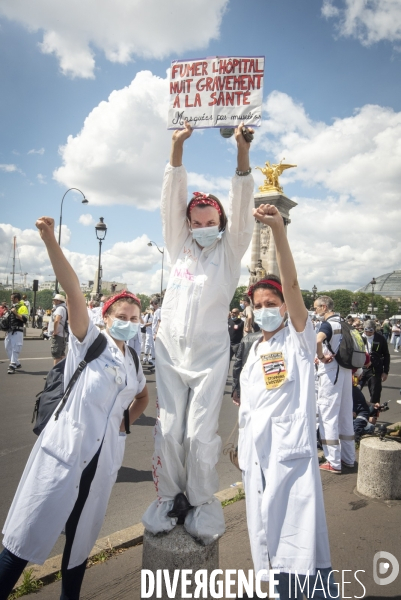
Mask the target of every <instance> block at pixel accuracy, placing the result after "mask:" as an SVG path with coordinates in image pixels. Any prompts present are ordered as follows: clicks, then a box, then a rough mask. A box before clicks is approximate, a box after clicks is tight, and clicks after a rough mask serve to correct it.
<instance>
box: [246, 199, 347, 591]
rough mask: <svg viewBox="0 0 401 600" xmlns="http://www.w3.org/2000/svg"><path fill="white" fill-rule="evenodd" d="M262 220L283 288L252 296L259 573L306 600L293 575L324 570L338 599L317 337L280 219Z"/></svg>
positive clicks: (276, 283)
mask: <svg viewBox="0 0 401 600" xmlns="http://www.w3.org/2000/svg"><path fill="white" fill-rule="evenodd" d="M254 214H255V217H256V218H257V220H258V221H260V222H261V223H265V224H266V225H268V226H269V227H271V229H272V232H273V236H274V242H275V245H276V251H277V262H278V266H279V269H280V275H281V282H280V280H279V279H278V278H277V277H275V276H274V275H273V276H269V275H267V277H266V279H264V280H262V281H259V282H257V283H256V284H255V285H254V286H253V287H252V288H251V289H250V291H249V295H250V297H251V299H252V301H253V304H254V318H255V322H256V323H257V324H258V325H259V326H260V328H261V329H262V333H263V338H261V339H259V340H257V341H256V342H255V343H254V345H253V346H252V348H251V350H250V353H249V356H248V360H247V362H246V364H245V367H244V368H243V371H242V374H241V406H240V411H239V447H238V451H239V465H240V468H241V469H242V472H243V481H244V487H245V496H246V510H247V522H248V530H249V538H250V543H251V550H252V558H253V562H254V569H255V571H261V570H263V569H264V570H266V573H265V575H264V576H263V577H262V579H265V580H267V579H268V571H269V568H272V569H279V570H280V571H281V573H280V575H279V576H278V580H279V585H278V591H279V593H280V600H286V599H287V598H290V597H291V598H302V593H300V592H299V589H298V595H295V594H294V589H293V585H294V576H292V584H291V585H292V591H291V593H290V590H289V581H290V580H291V578H290V577H289V575H288V573H289V572H290V571H291V572H292V573H294V572H296V573H297V575H298V576H301V577H300V579H301V581H302V580H303V579H305V577H304V576H306V575H307V574H308V572H309V574H310V575H313V576H315V572H316V569H319V570H320V577H321V578H322V579H323V580H324V582H325V583H324V585H325V587H326V588H327V586H329V587H330V592H331V593H332V596H331V597H333V598H337V597H338V595H337V593H336V590H335V589H334V588H335V586H334V588H333V585H330V584H328V583H327V577H328V573H329V571H330V565H331V560H330V550H329V543H328V534H327V526H326V519H325V513H324V504H323V493H322V485H321V481H320V473H319V464H318V457H317V449H316V427H315V421H316V402H315V390H314V357H315V350H316V336H315V333H314V329H313V326H312V323H311V321H310V319H309V318H308V313H307V310H306V308H305V305H304V302H303V299H302V294H301V290H300V288H299V285H298V281H297V274H296V270H295V265H294V261H293V258H292V254H291V250H290V247H289V245H288V241H287V237H286V233H285V227H284V224H283V219H282V217H281V215H280V213H279V212H278V210H277V208H276V207H274V206H270V205H261V206H260V207H259V208H258V209H256V210H255V211H254ZM286 313H287V315H288V326H285V325H284V320H285V315H286ZM313 579H315V577H313ZM330 579H332V578H330ZM312 589H313V585H312V587H311V591H312ZM326 591H327V590H326ZM309 597H312V596H309V595H308V598H309ZM313 597H314V598H321V597H324V598H327V597H330V596H327V595H325V596H320V595H319V592H317V591H316V592H315V595H314V596H313Z"/></svg>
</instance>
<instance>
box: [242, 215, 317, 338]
mask: <svg viewBox="0 0 401 600" xmlns="http://www.w3.org/2000/svg"><path fill="white" fill-rule="evenodd" d="M253 214H254V217H255V218H256V219H257V220H258V221H260V222H261V223H265V224H266V225H269V227H271V230H272V232H273V237H274V243H275V244H276V253H277V264H278V268H279V270H280V278H281V284H282V286H283V296H284V301H285V303H286V305H287V311H288V314H289V315H290V318H291V322H292V324H293V326H294V328H295V331H298V332H301V331H304V329H305V325H306V320H307V318H308V311H307V310H306V307H305V303H304V301H303V298H302V294H301V289H300V287H299V284H298V277H297V271H296V269H295V264H294V259H293V257H292V252H291V249H290V245H289V243H288V239H287V235H286V232H285V227H284V222H283V217H282V216H281V215H280V213H279V211H278V210H277V208H276V207H275V206H272V205H271V204H261V205H260V206H259V207H258V208H257V209H255V210H254V212H253Z"/></svg>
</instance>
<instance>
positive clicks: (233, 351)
mask: <svg viewBox="0 0 401 600" xmlns="http://www.w3.org/2000/svg"><path fill="white" fill-rule="evenodd" d="M238 347H239V344H230V361H231V359H232V357H233V356H235V355H236V354H237V350H238Z"/></svg>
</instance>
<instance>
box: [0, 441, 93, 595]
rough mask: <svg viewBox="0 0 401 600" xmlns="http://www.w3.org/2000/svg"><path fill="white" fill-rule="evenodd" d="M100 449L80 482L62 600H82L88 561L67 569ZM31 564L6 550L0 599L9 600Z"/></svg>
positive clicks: (0, 562)
mask: <svg viewBox="0 0 401 600" xmlns="http://www.w3.org/2000/svg"><path fill="white" fill-rule="evenodd" d="M100 450H101V446H100V448H99V450H98V451H97V452H96V454H95V456H94V457H93V458H92V460H91V461H90V463H89V464H88V466H87V467H85V469H84V470H83V471H82V475H81V481H80V483H79V492H78V498H77V500H76V502H75V505H74V508H73V509H72V512H71V514H70V516H69V517H68V521H67V523H66V526H65V537H66V540H65V546H64V552H63V558H62V561H61V575H62V587H61V596H60V600H79V594H80V591H81V586H82V581H83V578H84V575H85V569H86V563H87V562H88V559H86V560H84V562H83V563H82V564H81V565H78V567H74V568H73V569H68V568H67V567H68V563H69V561H70V556H71V549H72V545H73V543H74V538H75V532H76V530H77V526H78V521H79V519H80V516H81V513H82V511H83V508H84V506H85V502H86V500H87V498H88V495H89V490H90V486H91V484H92V481H93V478H94V476H95V473H96V469H97V463H98V460H99V454H100ZM44 533H45V532H44ZM27 564H28V561H27V560H23V559H22V558H19V557H18V556H15V554H13V553H12V552H10V551H9V550H7V549H6V548H5V549H4V550H3V552H2V553H1V554H0V600H7V597H8V595H9V594H11V590H12V589H13V587H14V586H15V584H16V583H17V581H18V578H19V577H20V575H21V573H22V571H23V570H24V569H25V567H26V565H27Z"/></svg>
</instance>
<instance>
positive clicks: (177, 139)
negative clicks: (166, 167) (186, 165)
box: [170, 121, 193, 167]
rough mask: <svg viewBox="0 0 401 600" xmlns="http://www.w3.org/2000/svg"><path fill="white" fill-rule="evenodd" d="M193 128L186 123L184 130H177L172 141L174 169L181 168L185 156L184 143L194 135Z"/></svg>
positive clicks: (171, 161) (171, 156) (172, 163)
mask: <svg viewBox="0 0 401 600" xmlns="http://www.w3.org/2000/svg"><path fill="white" fill-rule="evenodd" d="M192 131H193V129H192V127H191V125H190V124H189V123H188V121H185V127H184V129H176V130H175V131H174V133H173V138H172V140H171V153H170V165H171V166H172V167H181V165H182V156H183V154H184V142H185V140H187V139H188V138H189V137H191V135H192Z"/></svg>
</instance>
